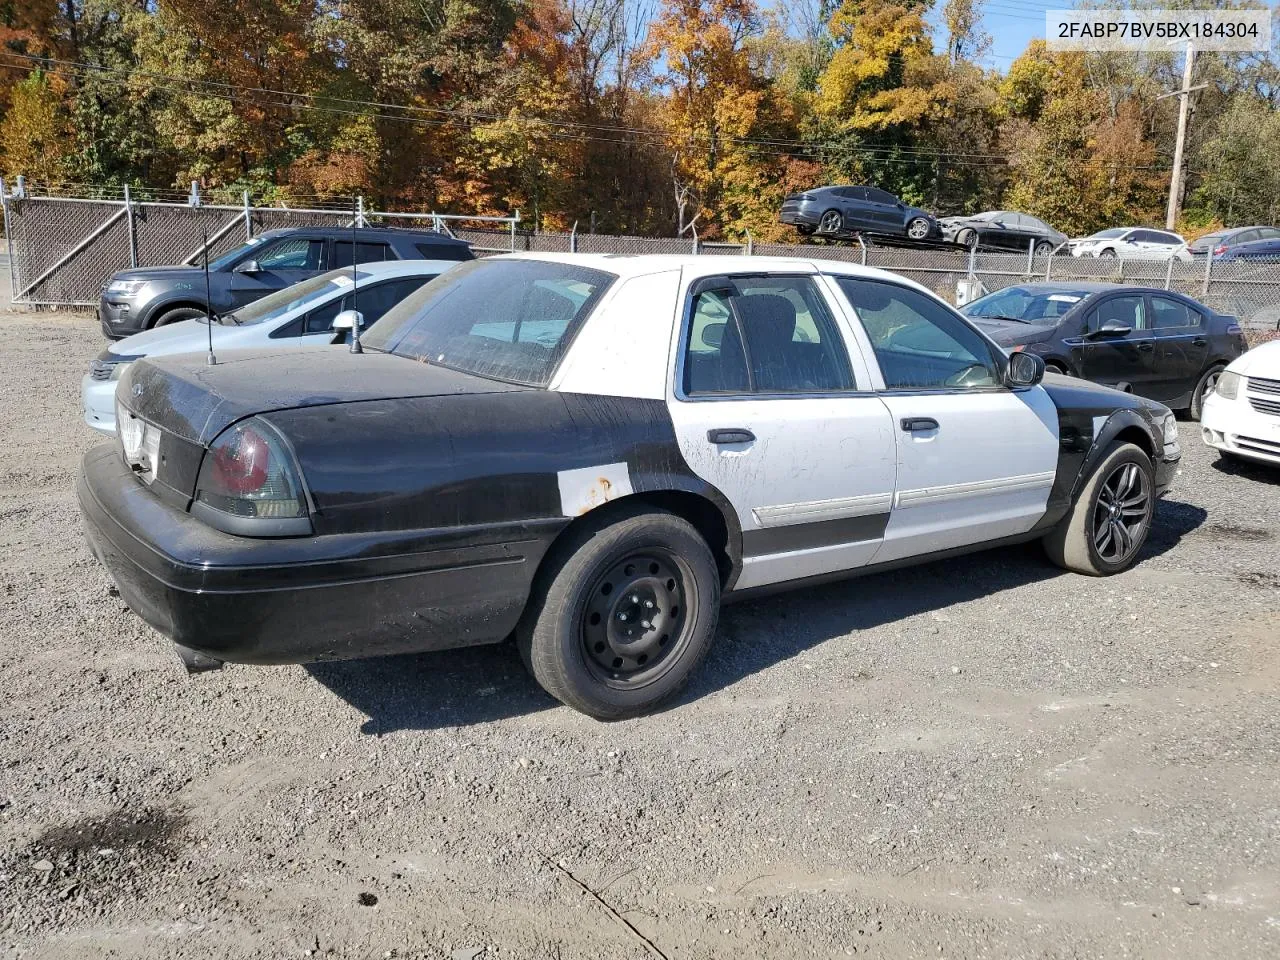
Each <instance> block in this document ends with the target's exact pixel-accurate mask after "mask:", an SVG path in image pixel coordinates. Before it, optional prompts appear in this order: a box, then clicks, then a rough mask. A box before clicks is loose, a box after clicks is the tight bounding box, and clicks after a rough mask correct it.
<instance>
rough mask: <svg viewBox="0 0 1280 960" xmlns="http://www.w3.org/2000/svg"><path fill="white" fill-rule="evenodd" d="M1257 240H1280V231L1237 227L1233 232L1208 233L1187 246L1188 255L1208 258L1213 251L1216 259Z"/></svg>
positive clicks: (1266, 228)
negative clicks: (1232, 249) (1233, 248)
mask: <svg viewBox="0 0 1280 960" xmlns="http://www.w3.org/2000/svg"><path fill="white" fill-rule="evenodd" d="M1257 240H1280V229H1277V228H1276V227H1235V228H1233V229H1231V230H1219V231H1217V232H1216V233H1206V234H1205V235H1204V236H1203V237H1200V238H1198V239H1196V240H1192V241H1191V242H1190V243H1189V244H1187V253H1189V254H1191V256H1193V257H1206V256H1208V255H1209V251H1210V250H1212V251H1213V256H1214V258H1215V259H1216V258H1218V257H1221V256H1223V255H1224V254H1226V253H1227V251H1229V250H1230V249H1231V248H1232V247H1238V246H1240V245H1241V244H1245V243H1253V242H1255V241H1257Z"/></svg>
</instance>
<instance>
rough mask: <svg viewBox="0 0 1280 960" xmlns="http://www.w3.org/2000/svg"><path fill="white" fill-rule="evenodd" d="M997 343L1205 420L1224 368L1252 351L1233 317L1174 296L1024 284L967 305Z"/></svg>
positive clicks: (1105, 286)
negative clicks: (1203, 414) (1203, 408)
mask: <svg viewBox="0 0 1280 960" xmlns="http://www.w3.org/2000/svg"><path fill="white" fill-rule="evenodd" d="M961 312H963V313H964V314H966V315H967V316H969V317H971V318H973V319H974V320H975V321H976V322H977V324H978V326H979V327H981V328H982V329H983V330H984V331H985V332H986V333H987V334H989V335H990V336H991V338H992V339H994V340H995V341H996V342H997V343H999V344H1000V345H1001V346H1003V347H1006V348H1010V349H1013V350H1024V351H1026V352H1028V353H1035V354H1038V355H1039V356H1041V357H1043V358H1044V361H1045V364H1046V366H1047V367H1048V369H1049V370H1050V371H1053V372H1057V373H1066V374H1070V375H1071V376H1075V377H1083V378H1085V379H1086V380H1092V381H1094V382H1095V383H1101V384H1105V385H1106V386H1109V387H1116V388H1117V389H1120V390H1125V391H1128V392H1130V393H1136V394H1138V395H1139V396H1143V397H1149V398H1151V399H1152V400H1159V401H1160V402H1161V403H1163V404H1165V405H1166V406H1167V407H1169V408H1171V409H1173V410H1187V411H1189V413H1190V416H1191V417H1192V419H1195V420H1199V419H1200V408H1201V404H1202V403H1203V400H1204V397H1205V396H1206V395H1207V394H1209V393H1210V392H1212V390H1213V388H1214V386H1215V385H1216V384H1217V382H1218V376H1219V375H1220V374H1221V373H1222V370H1223V368H1224V367H1225V366H1226V365H1227V364H1228V363H1230V362H1231V361H1232V360H1234V359H1235V358H1236V357H1238V356H1240V354H1242V353H1244V351H1245V350H1246V349H1247V344H1246V343H1245V339H1244V334H1243V333H1242V332H1241V329H1240V324H1239V322H1238V321H1237V320H1236V318H1235V317H1228V316H1223V315H1222V314H1218V313H1215V312H1214V311H1212V310H1210V309H1209V308H1208V307H1206V306H1204V304H1201V303H1197V302H1196V301H1195V300H1192V299H1191V298H1190V297H1184V296H1182V295H1181V294H1179V293H1174V292H1172V291H1169V290H1152V289H1150V288H1148V287H1127V286H1120V285H1118V284H1111V283H1082V282H1061V283H1028V284H1022V285H1019V286H1016V287H1006V288H1005V289H1003V290H997V291H996V292H995V293H991V294H988V295H987V296H985V297H982V298H981V299H979V300H975V301H974V302H973V303H970V304H968V305H966V306H964V307H962V308H961Z"/></svg>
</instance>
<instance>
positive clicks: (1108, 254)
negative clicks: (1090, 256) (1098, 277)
mask: <svg viewBox="0 0 1280 960" xmlns="http://www.w3.org/2000/svg"><path fill="white" fill-rule="evenodd" d="M1098 256H1099V257H1101V258H1102V259H1103V260H1114V259H1115V258H1116V252H1115V251H1114V250H1112V249H1111V248H1110V247H1107V249H1105V250H1103V251H1102V252H1101V253H1100V254H1098Z"/></svg>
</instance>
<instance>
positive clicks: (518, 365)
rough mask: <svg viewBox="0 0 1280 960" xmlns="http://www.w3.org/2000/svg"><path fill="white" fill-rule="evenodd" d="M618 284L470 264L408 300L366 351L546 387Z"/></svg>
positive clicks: (533, 263)
mask: <svg viewBox="0 0 1280 960" xmlns="http://www.w3.org/2000/svg"><path fill="white" fill-rule="evenodd" d="M616 279H617V277H616V276H615V275H614V274H612V273H605V272H604V271H602V270H592V269H589V268H587V267H580V266H577V265H576V264H567V263H553V262H550V261H544V260H472V261H471V262H469V263H465V264H463V265H462V266H460V267H454V268H453V269H452V270H450V271H449V272H447V273H444V274H441V275H440V276H439V277H437V278H436V279H435V280H432V281H431V282H430V283H428V284H426V285H425V286H423V287H421V288H420V289H418V290H417V291H415V292H414V293H412V294H410V295H409V296H408V297H406V298H405V299H404V300H402V301H401V302H400V303H399V304H397V305H396V306H394V307H392V308H391V309H390V310H388V311H387V313H386V315H385V316H383V318H382V320H381V322H380V323H378V325H377V326H376V327H375V328H373V330H372V331H371V332H370V333H369V335H368V336H367V337H365V338H363V343H364V345H365V347H367V348H369V349H371V350H385V351H387V352H389V353H394V354H396V355H397V356H401V357H409V358H411V359H414V360H425V361H427V362H429V363H438V364H440V365H441V366H444V367H449V368H451V369H454V370H461V371H463V372H464V373H473V374H476V375H477V376H481V377H489V378H491V379H495V380H508V381H513V382H515V383H523V384H529V385H531V386H539V387H544V386H546V385H547V383H548V382H549V381H550V380H551V375H552V373H553V372H554V371H555V367H556V364H557V363H558V362H559V360H560V358H561V356H563V355H564V352H565V350H566V349H568V346H569V344H570V342H572V340H573V337H574V334H575V333H577V331H578V328H579V327H580V326H581V325H582V322H583V320H585V319H586V317H587V315H588V314H589V313H590V312H591V308H592V307H593V306H594V305H595V303H596V301H597V300H598V299H599V297H600V295H601V294H602V293H603V292H604V291H605V289H606V288H608V286H609V284H611V283H612V282H613V281H614V280H616Z"/></svg>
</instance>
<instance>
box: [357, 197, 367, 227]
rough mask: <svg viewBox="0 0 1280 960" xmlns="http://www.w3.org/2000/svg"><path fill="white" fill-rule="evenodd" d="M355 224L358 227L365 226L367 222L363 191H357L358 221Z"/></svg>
mask: <svg viewBox="0 0 1280 960" xmlns="http://www.w3.org/2000/svg"><path fill="white" fill-rule="evenodd" d="M355 225H356V226H357V227H363V226H364V225H365V222H364V194H363V193H357V194H356V222H355Z"/></svg>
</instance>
